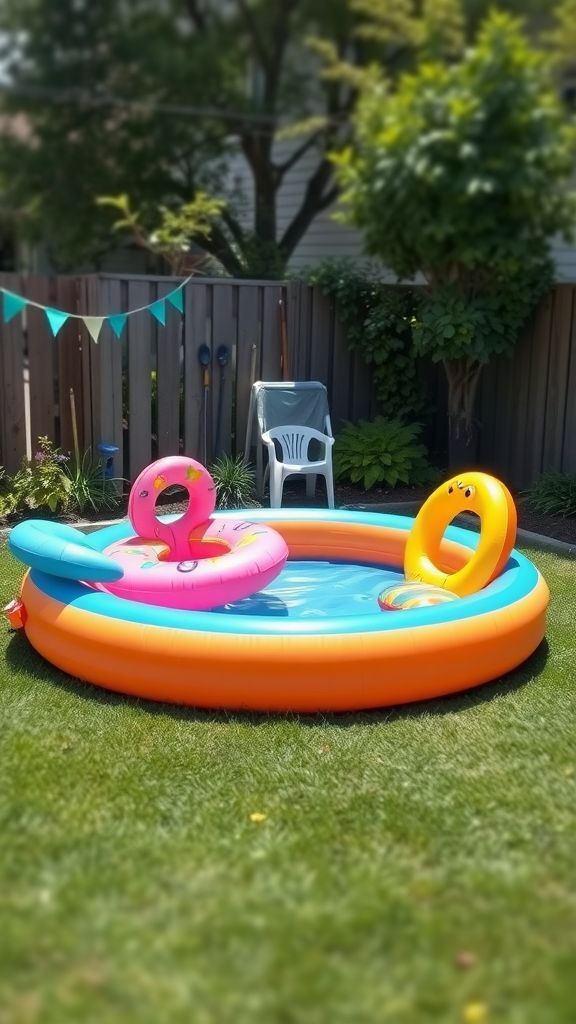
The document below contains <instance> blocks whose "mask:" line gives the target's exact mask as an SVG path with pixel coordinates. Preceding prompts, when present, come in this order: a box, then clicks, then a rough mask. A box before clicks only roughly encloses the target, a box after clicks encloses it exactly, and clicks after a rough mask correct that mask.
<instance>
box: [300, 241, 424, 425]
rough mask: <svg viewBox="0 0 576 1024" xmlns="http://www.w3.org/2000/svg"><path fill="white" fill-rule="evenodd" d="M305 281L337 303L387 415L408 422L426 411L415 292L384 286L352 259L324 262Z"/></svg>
mask: <svg viewBox="0 0 576 1024" xmlns="http://www.w3.org/2000/svg"><path fill="white" fill-rule="evenodd" d="M306 280H307V282H308V284H311V285H317V286H318V287H319V288H320V290H321V291H322V292H323V294H324V295H330V296H332V297H334V299H336V301H337V307H336V313H337V316H338V318H339V320H340V321H341V322H342V323H344V324H346V327H347V336H348V343H349V345H350V347H351V348H357V349H359V351H360V352H361V353H362V355H363V357H364V359H365V361H366V363H367V364H368V366H370V367H371V373H372V380H373V382H374V385H375V389H376V398H377V399H378V401H379V402H380V404H381V405H382V408H383V409H384V410H385V412H386V414H387V415H388V416H391V417H396V418H399V419H404V420H405V419H409V418H410V417H411V416H418V415H419V414H420V413H422V412H424V411H425V410H426V411H427V410H428V408H429V402H428V398H427V395H426V385H425V383H424V381H423V380H422V378H421V377H420V375H419V373H418V357H417V355H416V353H415V349H414V338H413V332H412V321H413V320H414V318H415V317H416V314H417V311H418V307H419V302H420V299H419V297H418V294H417V292H416V291H415V290H414V289H412V288H403V289H399V288H392V287H390V286H389V285H385V284H382V282H381V281H379V280H378V278H377V277H376V276H375V273H374V271H373V270H372V269H371V267H370V266H369V265H367V266H365V267H363V268H360V269H357V268H356V267H355V266H354V265H353V264H352V263H351V262H350V261H349V260H330V259H328V260H324V261H323V262H322V263H320V264H319V266H317V267H314V269H313V270H311V271H309V272H308V273H307V275H306Z"/></svg>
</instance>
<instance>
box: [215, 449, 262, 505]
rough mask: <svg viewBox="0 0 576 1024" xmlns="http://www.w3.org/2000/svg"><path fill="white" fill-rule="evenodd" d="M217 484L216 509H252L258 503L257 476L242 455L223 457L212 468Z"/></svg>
mask: <svg viewBox="0 0 576 1024" xmlns="http://www.w3.org/2000/svg"><path fill="white" fill-rule="evenodd" d="M210 475H211V477H212V479H213V480H214V483H215V484H216V508H250V507H254V506H255V505H258V502H257V501H256V474H255V472H254V469H253V467H252V466H250V465H246V464H245V463H244V461H243V456H242V455H236V456H235V457H234V456H232V455H222V456H220V458H218V459H216V460H215V462H213V463H212V465H211V466H210Z"/></svg>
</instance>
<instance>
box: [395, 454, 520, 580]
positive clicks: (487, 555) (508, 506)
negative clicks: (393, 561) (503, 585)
mask: <svg viewBox="0 0 576 1024" xmlns="http://www.w3.org/2000/svg"><path fill="white" fill-rule="evenodd" d="M461 512H475V513H476V514H477V515H478V516H479V517H480V542H479V544H478V547H477V549H476V551H475V552H474V553H473V555H472V557H471V559H470V561H469V562H468V564H467V565H465V566H464V567H463V568H462V569H459V570H458V571H457V572H453V573H451V572H450V571H449V570H448V569H447V568H446V567H444V566H442V565H441V557H440V544H441V541H442V537H443V536H444V532H445V530H446V527H447V526H449V524H450V523H451V522H452V520H453V519H454V518H455V516H457V515H459V514H460V513H461ZM516 525H517V518H516V507H515V505H514V501H513V499H512V495H511V494H510V492H509V490H508V488H507V487H505V486H504V484H502V483H500V481H499V480H496V479H495V478H494V477H493V476H489V475H488V474H487V473H463V474H462V475H461V476H457V477H454V478H453V479H452V480H449V481H448V482H447V483H445V484H442V486H441V487H439V488H438V489H437V490H436V491H434V493H433V494H431V495H430V497H429V498H428V500H427V501H426V502H425V503H424V505H423V506H422V508H421V509H420V512H419V513H418V515H417V516H416V519H415V520H414V525H413V527H412V530H411V531H410V534H409V537H408V542H407V544H406V551H405V554H404V575H405V576H406V579H407V580H417V581H418V582H422V583H432V584H434V585H435V586H437V587H445V588H446V590H451V591H452V593H453V594H458V596H459V597H468V596H469V595H470V594H475V593H477V591H479V590H482V588H483V587H485V586H486V585H487V584H488V583H490V582H491V580H493V579H495V578H496V577H497V576H498V575H499V574H500V573H501V572H502V570H503V568H504V566H505V565H506V562H507V561H508V558H509V557H510V552H511V551H512V548H513V547H514V541H515V539H516Z"/></svg>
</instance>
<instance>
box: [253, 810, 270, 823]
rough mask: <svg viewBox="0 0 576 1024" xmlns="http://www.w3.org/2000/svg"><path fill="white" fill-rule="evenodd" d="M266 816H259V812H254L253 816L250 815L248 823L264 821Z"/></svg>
mask: <svg viewBox="0 0 576 1024" xmlns="http://www.w3.org/2000/svg"><path fill="white" fill-rule="evenodd" d="M267 817H268V815H267V814H261V813H260V811H255V812H254V814H251V815H250V821H266V818H267Z"/></svg>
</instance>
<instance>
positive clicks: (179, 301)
mask: <svg viewBox="0 0 576 1024" xmlns="http://www.w3.org/2000/svg"><path fill="white" fill-rule="evenodd" d="M191 280H192V274H191V275H190V277H187V278H186V280H185V281H183V282H182V284H179V285H178V287H177V288H174V290H173V291H171V292H168V294H167V295H165V296H164V298H162V299H156V301H155V302H150V303H149V304H148V305H147V306H138V308H137V309H129V310H127V311H126V313H110V314H107V315H106V316H86V315H84V314H80V313H66V312H64V310H62V309H55V308H54V307H53V306H43V305H42V303H41V302H34V301H33V300H32V299H26V298H24V296H23V295H16V294H15V293H14V292H11V291H9V290H8V289H7V288H0V292H1V294H2V319H3V322H4V323H5V324H7V323H8V322H9V321H10V320H12V319H13V318H14V317H15V316H18V314H19V313H21V312H22V311H23V310H24V309H25V308H26V306H35V308H36V309H42V310H44V313H45V314H46V319H47V320H48V323H49V325H50V330H51V331H52V334H53V336H54V337H56V335H57V334H58V331H59V330H60V328H61V327H62V326H63V325H64V324H65V323H66V321H67V320H81V321H82V323H83V324H85V326H86V329H87V331H88V333H89V334H90V337H91V338H93V339H94V341H95V342H96V343H98V338H99V337H100V331H101V330H102V326H103V324H105V323H108V324H110V327H111V328H112V330H113V331H114V334H115V335H116V337H117V338H119V337H120V335H121V334H122V331H123V330H124V326H125V324H126V321H127V319H128V317H129V316H133V315H134V313H143V312H145V311H146V310H148V312H149V313H151V314H152V316H153V317H155V318H156V320H157V321H158V323H161V324H162V326H163V327H164V326H165V325H166V303H167V302H169V303H170V305H171V306H174V308H175V309H177V310H178V311H179V312H180V313H183V312H184V288H185V287H186V285H187V284H188V282H189V281H191Z"/></svg>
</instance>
